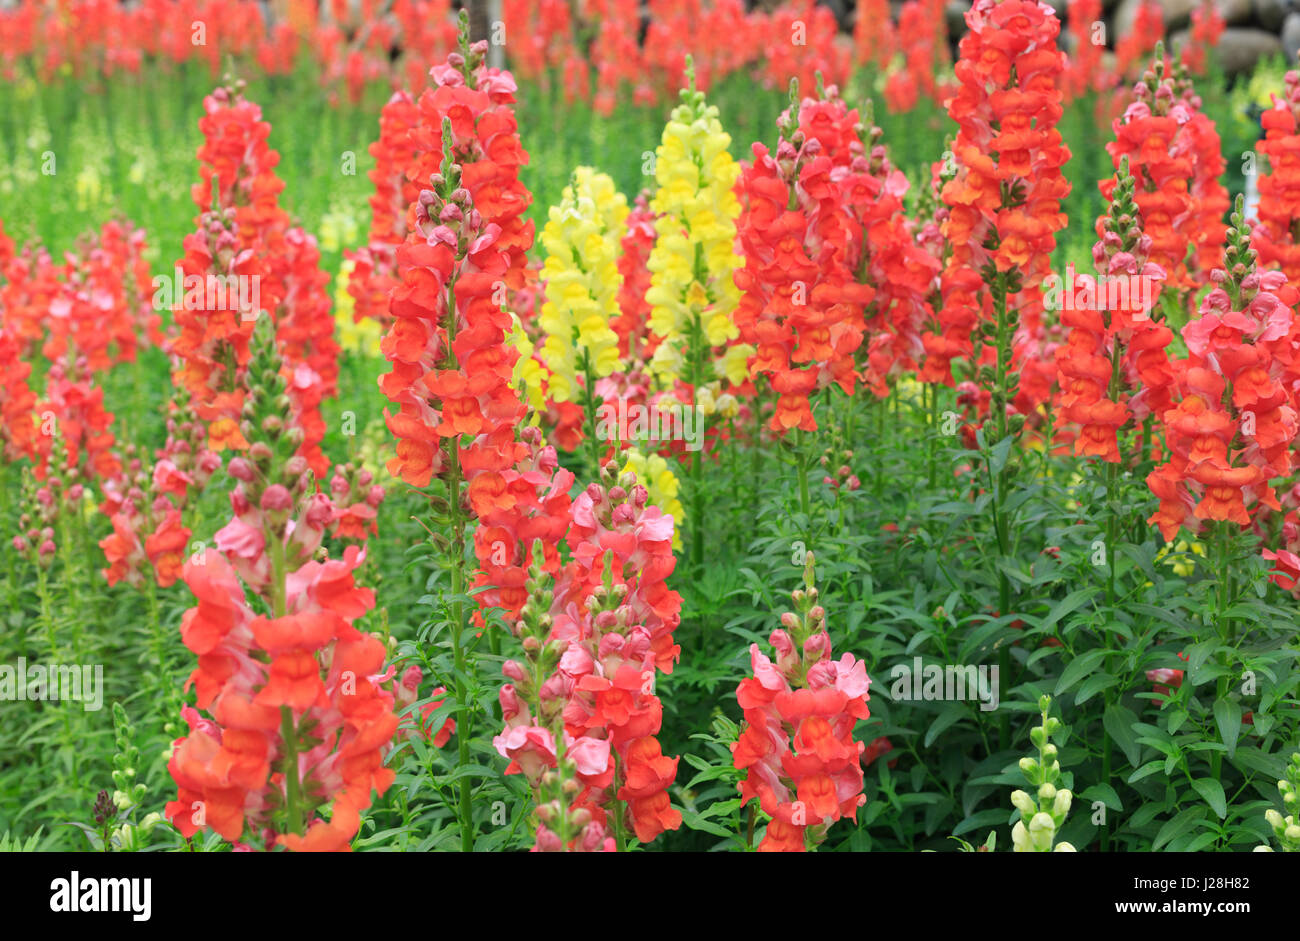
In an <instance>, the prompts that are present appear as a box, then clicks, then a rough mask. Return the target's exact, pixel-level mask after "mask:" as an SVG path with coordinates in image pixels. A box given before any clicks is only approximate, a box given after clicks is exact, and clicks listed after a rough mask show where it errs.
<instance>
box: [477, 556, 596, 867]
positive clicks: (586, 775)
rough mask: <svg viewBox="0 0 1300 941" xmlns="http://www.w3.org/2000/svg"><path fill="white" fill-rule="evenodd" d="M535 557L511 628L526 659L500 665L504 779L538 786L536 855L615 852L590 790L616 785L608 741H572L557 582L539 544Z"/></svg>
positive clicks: (499, 742)
mask: <svg viewBox="0 0 1300 941" xmlns="http://www.w3.org/2000/svg"><path fill="white" fill-rule="evenodd" d="M531 551H532V556H533V560H534V561H533V563H532V564H531V566H530V567H529V572H528V576H529V577H528V580H527V582H526V583H525V590H526V592H527V596H528V600H527V601H526V602H525V604H524V605H522V607H521V609H520V612H519V616H518V617H517V618H516V619H515V620H514V621H512V622H511V630H512V631H513V632H514V634H515V636H516V637H518V638H520V639H521V641H522V646H523V656H524V659H523V660H522V661H520V660H508V661H506V663H505V664H504V666H503V667H502V672H503V674H504V675H505V676H506V677H507V678H508V679H510V680H512V681H513V682H510V683H506V684H505V685H503V686H502V687H501V691H500V701H501V714H502V718H503V719H504V720H505V727H504V728H503V729H502V731H501V733H500V734H499V735H497V736H496V737H494V738H493V740H492V745H493V747H494V748H496V750H497V752H498V753H500V754H501V756H502V757H504V758H508V759H509V760H510V764H509V765H508V766H507V768H506V774H522V775H524V776H525V778H526V779H527V781H528V783H529V785H530V787H531V788H532V791H533V796H534V800H535V802H536V807H537V811H536V824H535V834H536V841H535V843H534V845H533V849H534V850H535V851H579V852H581V851H612V850H614V849H615V848H616V847H615V845H614V844H615V841H614V838H613V837H612V836H610V835H608V831H607V828H606V814H605V810H604V808H603V807H602V806H600V804H599V803H596V802H593V801H591V800H589V799H588V792H589V791H590V790H591V789H592V788H607V787H608V786H609V784H610V782H611V781H612V780H613V765H612V762H611V758H610V743H609V741H607V740H605V739H602V738H598V737H592V736H587V735H578V736H576V737H575V736H571V735H569V733H568V731H567V730H566V728H565V720H564V709H565V705H566V686H565V684H564V683H563V677H562V676H560V674H558V673H557V672H556V670H557V668H558V667H559V665H560V662H561V660H562V658H563V657H564V656H565V655H566V653H565V652H566V649H567V646H568V645H567V642H566V641H564V640H561V639H557V638H553V637H552V627H553V624H554V622H553V619H552V616H551V613H550V612H551V608H552V604H553V600H554V592H553V591H552V590H551V585H552V584H553V580H552V577H551V575H550V574H549V573H548V572H547V571H546V570H545V568H543V566H542V564H541V559H542V557H543V554H544V553H543V549H542V543H541V541H540V540H538V541H537V542H536V543H535V544H534V545H533V546H532V550H531ZM570 685H571V684H570Z"/></svg>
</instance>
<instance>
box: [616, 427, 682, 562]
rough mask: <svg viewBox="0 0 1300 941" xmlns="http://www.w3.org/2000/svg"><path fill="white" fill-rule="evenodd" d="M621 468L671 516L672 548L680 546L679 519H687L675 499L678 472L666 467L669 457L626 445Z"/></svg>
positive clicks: (680, 520)
mask: <svg viewBox="0 0 1300 941" xmlns="http://www.w3.org/2000/svg"><path fill="white" fill-rule="evenodd" d="M622 472H623V473H624V474H626V473H629V472H630V473H633V474H636V479H637V483H639V484H640V485H641V486H643V487H645V489H646V493H647V494H649V502H650V503H652V504H654V505H655V506H657V507H659V509H661V510H663V512H664V515H665V516H671V517H672V518H673V548H674V549H677V550H680V549H681V548H682V540H681V536H680V535H679V533H680V532H681V531H682V521H683V520H685V519H686V511H685V510H684V509H682V502H681V501H680V500H679V499H677V489H678V483H677V475H676V474H674V473H673V471H672V468H671V467H669V465H668V461H666V460H665V459H664V458H663V457H662V456H661V455H658V454H651V455H649V456H647V455H645V454H642V453H641V452H640V451H639V450H638V449H637V448H629V449H628V452H627V463H626V464H624V465H623V471H622Z"/></svg>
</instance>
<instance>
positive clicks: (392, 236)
mask: <svg viewBox="0 0 1300 941" xmlns="http://www.w3.org/2000/svg"><path fill="white" fill-rule="evenodd" d="M418 120H419V111H418V110H417V109H416V106H415V99H414V98H412V97H411V95H410V94H409V93H408V92H405V91H396V92H394V93H393V96H392V97H391V98H390V99H388V103H387V104H386V105H384V107H383V110H382V111H380V113H379V139H378V140H376V141H375V142H374V143H373V144H371V145H370V155H371V156H372V157H374V158H375V166H374V169H372V170H371V171H370V173H369V174H368V176H369V177H370V182H371V183H373V184H374V185H375V192H374V193H373V194H371V196H370V236H369V238H368V239H367V240H366V244H365V245H363V246H361V247H360V248H358V249H356V250H355V251H353V250H349V251H347V252H344V257H345V258H349V259H351V260H352V261H353V263H354V266H353V268H352V274H351V276H350V277H349V278H348V293H349V294H350V295H351V296H352V297H353V299H354V300H355V305H354V307H353V309H352V317H353V320H354V321H355V322H357V323H360V322H361V321H362V320H365V319H366V318H370V319H373V320H377V321H378V322H379V323H381V324H387V323H388V321H389V319H390V318H389V313H388V294H389V292H390V291H391V290H392V289H393V288H394V287H396V286H397V284H398V282H399V280H400V279H399V278H398V273H397V247H398V246H399V245H401V244H402V242H403V241H404V240H405V239H406V212H407V209H408V208H409V207H410V205H411V203H413V202H415V200H416V199H417V198H418V197H419V195H420V193H419V187H418V186H417V185H416V184H415V183H414V182H413V181H411V180H409V179H407V177H406V168H407V167H409V166H410V165H411V164H412V163H413V162H414V161H415V158H416V150H415V145H414V144H413V143H411V140H410V131H411V128H413V127H414V126H415V125H416V122H417V121H418Z"/></svg>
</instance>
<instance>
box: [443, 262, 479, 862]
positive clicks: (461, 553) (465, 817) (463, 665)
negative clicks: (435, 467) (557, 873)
mask: <svg viewBox="0 0 1300 941" xmlns="http://www.w3.org/2000/svg"><path fill="white" fill-rule="evenodd" d="M456 318H457V313H456V279H455V278H452V280H451V282H450V283H449V284H448V285H447V358H448V365H449V368H451V369H455V368H456V366H457V363H456V354H455V352H454V344H455V342H456ZM447 452H448V457H447V468H448V475H447V496H448V502H449V509H448V512H449V513H450V514H451V521H452V523H451V529H452V539H451V549H450V552H451V559H450V562H451V596H452V601H451V650H452V659H453V661H454V662H455V665H456V684H455V685H456V706H457V709H456V716H457V718H456V757H457V761H458V764H459V766H460V767H462V768H464V767H467V766H468V765H469V763H470V762H469V738H470V709H469V705H470V704H469V701H468V700H469V691H468V690H467V689H466V683H465V677H466V676H467V673H468V669H467V665H468V658H467V656H466V652H465V648H464V645H463V643H462V642H461V634H462V633H463V632H464V630H465V605H464V603H463V602H462V601H461V596H462V595H463V594H464V592H465V524H466V520H465V517H464V515H463V514H462V513H461V507H460V489H461V467H460V446H459V439H457V438H448V439H447ZM457 790H458V798H457V810H456V817H457V821H458V822H459V824H460V848H461V850H462V851H463V852H466V853H469V852H473V850H474V817H473V809H472V807H471V805H470V780H469V778H468V777H462V778H461V779H460V781H459V782H458V784H457Z"/></svg>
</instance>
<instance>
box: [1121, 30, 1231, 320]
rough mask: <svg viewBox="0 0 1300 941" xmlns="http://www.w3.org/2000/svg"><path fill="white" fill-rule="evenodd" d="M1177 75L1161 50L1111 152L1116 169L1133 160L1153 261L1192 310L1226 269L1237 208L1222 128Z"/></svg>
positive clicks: (1135, 90)
mask: <svg viewBox="0 0 1300 941" xmlns="http://www.w3.org/2000/svg"><path fill="white" fill-rule="evenodd" d="M1170 73H1171V70H1170V68H1169V66H1168V63H1167V62H1166V60H1165V56H1164V48H1163V45H1162V44H1157V46H1156V54H1155V60H1154V61H1153V62H1152V64H1151V67H1150V68H1149V69H1147V71H1146V72H1145V73H1144V74H1143V76H1142V79H1141V81H1139V82H1138V83H1137V84H1136V85H1134V86H1133V101H1132V102H1131V103H1130V104H1129V105H1128V107H1127V108H1126V109H1125V110H1124V114H1123V116H1122V117H1120V118H1117V119H1116V120H1115V122H1114V130H1115V138H1116V139H1115V140H1114V141H1112V142H1110V143H1109V144H1107V145H1106V149H1107V151H1109V152H1110V155H1111V158H1112V160H1113V161H1114V163H1115V166H1116V168H1118V167H1119V161H1120V159H1121V158H1122V157H1125V156H1127V157H1128V159H1129V169H1130V170H1131V172H1132V174H1133V178H1134V180H1135V181H1136V183H1137V187H1136V192H1135V195H1134V199H1135V200H1136V201H1137V207H1138V212H1139V214H1140V216H1141V220H1142V228H1143V231H1145V232H1146V233H1147V234H1148V235H1149V236H1151V261H1153V262H1154V263H1155V264H1157V265H1159V266H1160V268H1161V269H1162V270H1163V271H1164V272H1165V274H1166V277H1167V285H1168V289H1169V290H1173V291H1176V292H1178V293H1179V294H1180V295H1182V296H1184V297H1185V303H1190V301H1191V298H1192V295H1193V294H1194V292H1195V289H1196V288H1197V287H1198V286H1199V283H1200V281H1199V279H1198V277H1197V275H1198V273H1200V274H1208V273H1209V272H1211V271H1212V270H1213V269H1214V268H1217V267H1220V265H1221V246H1222V244H1223V237H1224V228H1223V223H1222V221H1221V220H1222V218H1223V214H1224V213H1225V212H1226V211H1227V210H1228V208H1229V206H1228V198H1227V191H1226V190H1224V188H1223V186H1222V184H1221V183H1220V182H1219V177H1220V175H1221V174H1222V172H1223V168H1224V163H1223V157H1222V155H1221V154H1220V153H1219V150H1220V147H1219V139H1218V133H1217V132H1216V131H1215V128H1214V122H1213V121H1211V120H1210V119H1209V118H1208V117H1207V116H1206V115H1205V114H1203V113H1202V112H1201V111H1200V99H1199V98H1197V97H1196V96H1195V95H1194V94H1193V93H1192V91H1191V88H1190V81H1189V80H1187V79H1186V78H1185V77H1183V78H1179V77H1176V76H1175V75H1173V74H1170ZM1114 186H1115V183H1114V181H1113V180H1107V181H1106V182H1104V183H1102V184H1101V194H1102V196H1104V197H1106V198H1110V193H1111V189H1112V188H1113V187H1114ZM1189 251H1190V252H1191V254H1192V257H1191V259H1190V260H1189V258H1188V253H1189Z"/></svg>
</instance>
